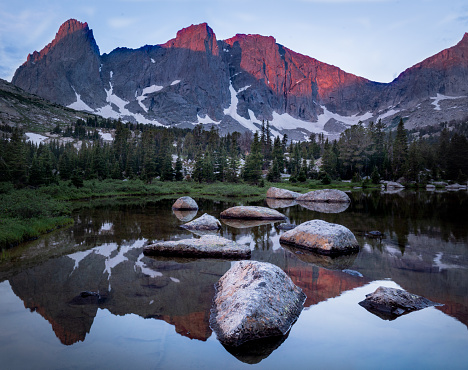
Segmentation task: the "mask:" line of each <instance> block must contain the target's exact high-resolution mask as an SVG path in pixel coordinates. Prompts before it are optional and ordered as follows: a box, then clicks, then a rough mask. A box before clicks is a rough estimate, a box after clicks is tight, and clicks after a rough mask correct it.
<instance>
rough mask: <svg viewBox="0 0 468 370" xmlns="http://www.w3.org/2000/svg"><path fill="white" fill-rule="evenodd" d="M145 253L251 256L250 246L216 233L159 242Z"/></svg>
mask: <svg viewBox="0 0 468 370" xmlns="http://www.w3.org/2000/svg"><path fill="white" fill-rule="evenodd" d="M143 253H144V254H145V255H147V256H148V255H149V256H177V257H200V258H202V257H203V258H206V257H210V258H239V259H240V258H250V247H249V246H246V245H241V244H237V243H236V242H233V241H232V240H229V239H226V238H222V237H220V236H216V235H204V236H202V237H201V238H200V239H182V240H176V241H172V240H171V241H165V242H158V243H154V244H151V245H148V246H146V247H145V248H144V249H143Z"/></svg>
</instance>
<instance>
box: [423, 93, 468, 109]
mask: <svg viewBox="0 0 468 370" xmlns="http://www.w3.org/2000/svg"><path fill="white" fill-rule="evenodd" d="M462 98H465V96H447V95H442V94H439V93H437V96H436V97H435V98H430V99H431V100H432V99H434V101H433V102H432V103H431V104H432V105H433V106H434V110H442V109H441V108H440V105H439V103H440V102H441V101H442V100H453V99H462Z"/></svg>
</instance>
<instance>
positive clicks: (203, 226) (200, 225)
mask: <svg viewBox="0 0 468 370" xmlns="http://www.w3.org/2000/svg"><path fill="white" fill-rule="evenodd" d="M180 227H182V228H183V229H187V230H199V231H206V230H218V229H219V228H220V227H221V222H219V220H218V219H217V218H216V217H214V216H211V215H209V214H208V213H205V214H203V216H201V217H199V218H197V219H195V220H193V221H191V222H188V223H186V224H185V225H181V226H180Z"/></svg>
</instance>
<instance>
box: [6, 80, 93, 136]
mask: <svg viewBox="0 0 468 370" xmlns="http://www.w3.org/2000/svg"><path fill="white" fill-rule="evenodd" d="M88 116H90V114H88V113H84V112H78V111H75V110H74V109H71V108H66V107H63V106H61V105H59V104H57V103H51V102H50V101H48V100H46V99H43V98H40V97H39V96H37V95H33V94H30V93H27V92H26V91H24V90H22V89H20V88H19V87H17V86H15V85H13V84H11V83H9V82H7V81H5V80H2V79H0V124H7V125H17V124H19V125H22V126H24V127H27V128H29V129H31V130H34V131H44V130H50V129H51V128H53V127H55V126H56V125H57V123H64V124H71V123H74V122H76V120H77V119H78V118H82V119H86V117H88Z"/></svg>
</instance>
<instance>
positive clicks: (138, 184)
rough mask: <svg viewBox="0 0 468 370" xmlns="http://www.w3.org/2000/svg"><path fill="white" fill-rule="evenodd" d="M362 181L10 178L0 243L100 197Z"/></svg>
mask: <svg viewBox="0 0 468 370" xmlns="http://www.w3.org/2000/svg"><path fill="white" fill-rule="evenodd" d="M359 185H360V184H357V183H347V182H333V183H332V184H329V185H322V184H321V183H320V182H319V181H307V182H305V183H289V182H281V183H269V182H265V184H264V186H263V187H259V186H256V185H250V184H246V183H220V182H215V183H196V182H162V181H155V182H153V183H152V184H146V183H144V182H142V181H140V180H128V181H121V180H104V181H98V180H89V181H84V186H83V187H81V188H76V187H74V186H70V184H69V182H59V183H58V184H53V185H49V186H42V187H39V188H37V189H32V188H25V189H19V190H15V189H14V188H13V186H12V185H10V184H5V183H3V184H2V187H1V188H0V248H1V249H7V248H11V247H13V246H16V245H18V244H20V243H23V242H25V241H28V240H33V239H37V238H38V237H40V236H41V235H43V234H46V233H49V232H51V231H53V230H55V229H57V228H61V227H64V226H68V225H71V224H73V219H72V218H71V217H70V214H71V209H72V206H71V204H72V202H74V201H87V200H92V199H99V198H119V197H139V198H144V197H154V196H168V195H169V196H175V197H176V196H183V195H189V196H192V197H218V198H223V199H226V198H253V197H261V196H265V195H266V192H267V190H268V188H269V187H270V186H276V187H281V188H284V189H289V190H293V191H296V192H300V193H306V192H308V191H310V190H314V189H323V188H335V189H342V190H347V189H348V190H349V189H352V188H353V187H355V186H359Z"/></svg>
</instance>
